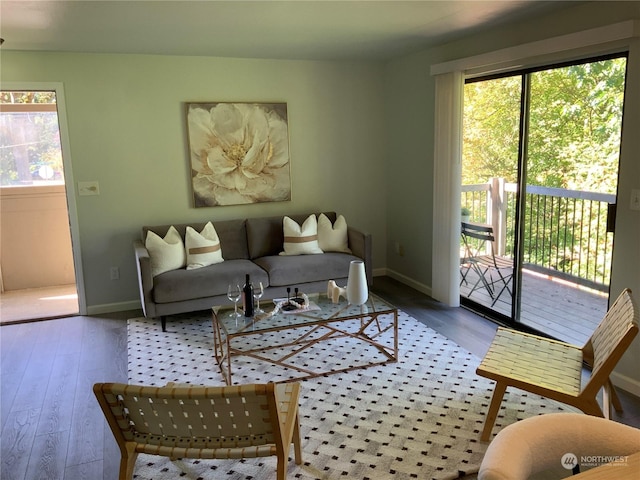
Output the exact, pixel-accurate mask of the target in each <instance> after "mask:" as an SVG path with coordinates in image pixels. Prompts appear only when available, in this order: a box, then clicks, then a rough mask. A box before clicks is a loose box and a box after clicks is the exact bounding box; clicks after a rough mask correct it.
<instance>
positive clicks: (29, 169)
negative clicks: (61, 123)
mask: <svg viewBox="0 0 640 480" xmlns="http://www.w3.org/2000/svg"><path fill="white" fill-rule="evenodd" d="M0 103H2V104H3V105H7V104H11V105H14V106H16V105H24V108H23V109H22V110H20V109H18V110H17V111H15V110H14V109H12V110H10V109H9V108H4V109H2V113H1V114H0V185H30V184H33V183H34V182H42V181H43V180H53V181H60V180H62V179H63V174H62V172H63V166H62V155H61V149H60V132H59V128H58V115H57V113H56V112H55V111H49V110H47V109H42V110H40V111H39V110H38V107H37V106H36V107H35V108H32V107H33V104H55V103H56V98H55V92H35V91H34V92H16V91H3V92H0ZM26 104H29V108H27V105H26Z"/></svg>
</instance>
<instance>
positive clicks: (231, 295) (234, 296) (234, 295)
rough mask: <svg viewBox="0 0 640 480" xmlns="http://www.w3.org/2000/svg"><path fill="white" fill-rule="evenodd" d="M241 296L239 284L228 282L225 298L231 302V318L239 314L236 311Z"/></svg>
mask: <svg viewBox="0 0 640 480" xmlns="http://www.w3.org/2000/svg"><path fill="white" fill-rule="evenodd" d="M241 296H242V291H241V290H240V285H238V284H233V283H231V284H229V288H228V289H227V298H228V299H229V300H231V301H232V302H233V307H234V311H233V313H232V314H231V317H232V318H236V319H237V318H238V317H239V316H240V314H239V313H238V301H239V300H240V297H241Z"/></svg>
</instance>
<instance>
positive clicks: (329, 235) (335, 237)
mask: <svg viewBox="0 0 640 480" xmlns="http://www.w3.org/2000/svg"><path fill="white" fill-rule="evenodd" d="M318 246H319V247H320V249H321V250H322V251H323V252H343V253H351V250H350V249H349V238H348V237H347V221H346V220H345V219H344V217H343V216H342V215H339V216H338V218H337V219H336V223H334V224H333V225H331V220H329V217H327V216H326V215H325V214H324V213H321V214H320V216H319V217H318Z"/></svg>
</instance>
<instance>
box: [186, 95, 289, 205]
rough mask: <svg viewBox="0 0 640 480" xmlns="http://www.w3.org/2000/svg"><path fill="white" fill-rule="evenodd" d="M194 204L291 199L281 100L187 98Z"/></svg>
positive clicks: (287, 144)
mask: <svg viewBox="0 0 640 480" xmlns="http://www.w3.org/2000/svg"><path fill="white" fill-rule="evenodd" d="M187 127H188V136H189V154H190V161H191V172H192V178H191V180H192V184H193V196H194V202H195V206H196V207H213V206H220V205H240V204H247V203H261V202H280V201H287V200H291V173H290V158H289V128H288V124H287V104H286V103H189V104H187Z"/></svg>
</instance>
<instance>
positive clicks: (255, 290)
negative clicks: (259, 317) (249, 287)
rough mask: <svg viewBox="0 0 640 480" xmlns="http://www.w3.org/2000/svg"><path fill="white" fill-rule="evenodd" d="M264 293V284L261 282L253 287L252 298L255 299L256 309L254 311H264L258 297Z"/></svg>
mask: <svg viewBox="0 0 640 480" xmlns="http://www.w3.org/2000/svg"><path fill="white" fill-rule="evenodd" d="M262 295H264V286H263V285H262V282H260V283H258V285H257V286H255V287H253V298H255V300H256V311H255V312H254V313H264V310H262V309H261V308H260V299H261V298H262Z"/></svg>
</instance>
